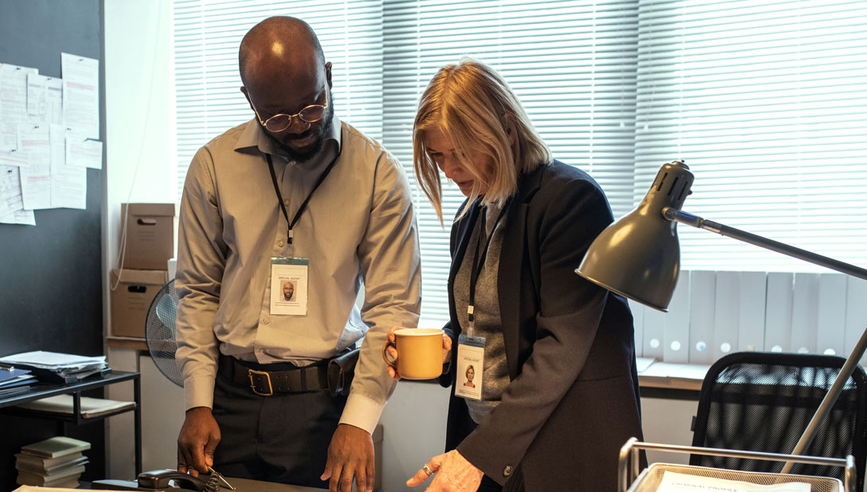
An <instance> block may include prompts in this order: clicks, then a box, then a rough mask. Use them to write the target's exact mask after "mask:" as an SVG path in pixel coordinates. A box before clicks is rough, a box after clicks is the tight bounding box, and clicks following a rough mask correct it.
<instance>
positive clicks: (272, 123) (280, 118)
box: [250, 87, 328, 133]
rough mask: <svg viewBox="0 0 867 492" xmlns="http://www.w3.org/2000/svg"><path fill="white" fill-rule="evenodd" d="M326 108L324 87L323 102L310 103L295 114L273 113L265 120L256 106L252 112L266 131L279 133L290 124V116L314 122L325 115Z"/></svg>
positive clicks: (326, 92)
mask: <svg viewBox="0 0 867 492" xmlns="http://www.w3.org/2000/svg"><path fill="white" fill-rule="evenodd" d="M250 106H253V101H250ZM326 109H328V88H327V87H326V88H325V104H324V105H322V104H311V105H310V106H307V107H306V108H304V109H302V110H301V111H298V112H297V113H295V114H285V113H280V114H275V115H274V116H272V117H270V118H268V119H267V120H265V121H262V117H261V116H259V111H257V110H256V107H255V106H253V112H254V113H256V118H258V119H259V122H260V123H262V126H264V127H265V128H266V129H267V130H268V131H270V132H274V133H280V132H282V131H283V130H285V129H287V128H289V127H290V126H291V125H292V118H295V117H298V118H299V119H300V120H301V121H303V122H305V123H316V122H317V121H319V120H321V119H322V118H324V117H325V110H326Z"/></svg>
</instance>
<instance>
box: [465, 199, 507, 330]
mask: <svg viewBox="0 0 867 492" xmlns="http://www.w3.org/2000/svg"><path fill="white" fill-rule="evenodd" d="M509 202H511V198H509V200H506V203H505V204H504V205H503V209H502V210H500V215H498V216H497V221H496V222H494V227H493V229H491V234H490V235H488V233H487V230H486V228H485V225H486V223H487V216H488V211H487V208H486V207H485V208H484V209H483V210H482V211H481V215H482V217H481V218H480V219H479V221H480V222H479V235H478V241H476V254H475V256H473V269H472V270H470V299H469V303H468V304H467V319H468V321H469V322H470V329H469V330H467V335H468V336H470V337H472V336H473V332H474V331H475V326H476V323H475V316H474V315H473V311H474V310H475V304H476V283H477V282H478V281H479V275H480V274H481V273H482V268H484V267H485V258H487V256H488V248H489V247H490V246H491V239H493V237H494V231H496V230H497V225H498V224H499V223H500V220H501V219H502V218H503V215H505V214H506V209H508V208H509ZM483 234H484V235H487V236H488V237H487V240H485V249H483V250H482V251H481V253H480V252H479V246H481V245H482V235H483Z"/></svg>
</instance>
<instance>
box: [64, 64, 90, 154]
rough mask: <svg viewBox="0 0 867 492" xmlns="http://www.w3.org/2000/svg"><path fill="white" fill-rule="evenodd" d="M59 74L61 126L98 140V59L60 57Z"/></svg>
mask: <svg viewBox="0 0 867 492" xmlns="http://www.w3.org/2000/svg"><path fill="white" fill-rule="evenodd" d="M60 64H61V70H62V71H63V124H64V125H66V127H67V128H72V129H73V130H75V131H76V132H81V133H83V134H84V135H86V136H87V137H89V138H95V139H98V138H99V60H95V59H93V58H86V57H83V56H77V55H71V54H69V53H61V54H60Z"/></svg>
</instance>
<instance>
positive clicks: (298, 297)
mask: <svg viewBox="0 0 867 492" xmlns="http://www.w3.org/2000/svg"><path fill="white" fill-rule="evenodd" d="M309 266H310V260H309V259H307V258H286V257H282V256H275V257H272V258H271V314H289V315H295V316H306V315H307V272H308V271H309Z"/></svg>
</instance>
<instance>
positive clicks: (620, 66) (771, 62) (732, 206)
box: [174, 0, 867, 326]
mask: <svg viewBox="0 0 867 492" xmlns="http://www.w3.org/2000/svg"><path fill="white" fill-rule="evenodd" d="M282 14H286V15H294V16H297V17H300V18H302V19H304V20H306V21H307V22H309V23H310V24H311V25H312V26H313V28H314V29H315V30H316V32H317V34H318V35H319V37H320V41H321V43H322V45H323V49H324V51H325V54H326V58H327V59H328V60H330V61H331V62H332V63H333V64H334V71H333V77H334V91H333V93H334V102H335V105H336V108H337V111H338V114H339V115H340V117H341V118H342V119H343V120H344V121H346V122H348V123H351V124H353V125H355V126H356V127H357V128H359V129H360V130H361V131H363V132H365V133H367V134H368V135H369V136H371V137H374V138H377V139H380V140H381V141H382V142H383V143H384V144H385V146H386V147H387V148H388V149H389V150H390V151H391V152H392V153H393V154H395V155H396V156H397V157H398V158H399V159H400V161H401V162H402V163H403V164H404V166H405V167H406V169H407V175H408V176H409V177H410V182H411V184H412V186H413V188H414V198H415V201H416V207H417V212H418V221H419V228H420V234H421V247H422V261H423V267H422V272H423V273H422V274H423V282H424V283H423V306H422V321H421V322H422V324H424V325H428V326H438V325H440V324H441V323H442V322H443V321H445V319H446V318H447V315H448V303H447V298H446V280H447V275H448V265H449V251H448V232H449V224H448V220H447V221H446V222H447V223H446V226H445V228H443V227H441V226H440V224H439V222H438V220H437V219H436V215H435V213H434V212H433V210H432V208H431V207H430V206H429V205H428V203H427V201H426V199H425V197H424V195H423V194H422V193H421V192H420V190H419V189H418V188H417V186H416V185H415V180H414V177H413V173H412V169H411V167H412V155H411V154H412V146H411V141H410V138H411V130H412V120H413V117H414V113H415V108H416V105H417V102H418V97H419V95H420V94H421V92H422V91H423V90H424V87H425V86H426V84H427V82H428V80H429V79H430V77H431V76H432V75H433V74H434V72H435V71H436V69H437V68H439V67H440V66H442V65H443V64H446V63H455V62H457V61H458V60H459V59H460V57H461V56H462V55H470V56H474V57H477V58H479V59H481V60H483V61H485V62H487V63H489V64H491V65H492V66H494V67H495V68H497V69H498V70H499V71H500V72H501V73H502V74H503V75H504V77H505V78H506V80H508V81H509V83H510V84H511V85H512V87H513V88H514V90H515V92H516V93H517V94H518V96H519V98H520V99H521V101H522V102H523V103H524V105H525V107H526V108H527V111H528V113H529V114H530V117H531V119H532V120H533V122H534V124H535V125H536V127H537V128H538V130H539V131H540V133H541V134H542V137H543V138H544V139H545V141H546V142H547V143H548V144H549V146H550V147H551V149H552V151H553V153H554V156H555V157H556V158H557V159H559V160H561V161H563V162H566V163H568V164H572V165H576V166H578V167H580V168H582V169H584V170H586V171H587V172H589V173H590V174H591V175H593V176H594V177H595V178H596V179H597V180H598V181H599V182H600V184H601V185H602V187H603V188H604V189H605V191H606V193H607V195H608V198H609V201H610V202H611V205H612V209H613V211H614V214H615V217H620V216H622V215H624V214H625V213H627V212H629V211H630V210H631V209H632V208H633V207H634V205H635V204H637V203H638V202H639V201H640V200H641V198H642V197H643V196H644V193H645V192H646V190H647V187H648V186H649V185H650V183H651V181H652V179H653V176H654V175H655V173H656V171H657V170H658V169H659V167H660V166H661V165H662V164H663V163H665V162H668V161H671V160H674V159H683V160H685V161H686V163H687V164H688V165H689V166H690V168H691V169H692V170H693V172H694V173H695V175H696V180H695V184H694V186H693V192H694V193H693V195H692V196H691V197H690V198H688V199H687V201H686V204H685V205H684V210H686V211H689V212H691V213H694V214H697V215H701V216H703V217H705V218H708V219H711V220H715V221H717V222H720V223H723V224H726V225H729V226H732V227H738V228H742V229H745V230H747V231H749V232H753V233H756V234H761V235H765V236H768V237H770V238H772V239H776V240H778V241H783V242H786V243H790V244H793V245H795V246H799V247H802V248H805V249H808V250H811V251H814V252H817V253H820V254H824V255H827V256H832V257H834V258H837V259H840V260H843V261H847V262H850V263H856V264H862V265H863V264H867V250H865V248H863V247H862V246H861V245H862V244H864V243H865V242H867V219H865V218H864V215H865V211H867V193H865V191H867V189H865V188H867V187H865V185H867V172H865V171H867V138H865V137H867V111H865V109H867V93H865V90H864V89H863V88H864V81H865V80H867V33H865V32H864V30H863V29H862V28H861V26H863V24H864V22H865V21H867V6H864V5H863V2H861V1H848V2H846V1H837V2H824V1H822V2H820V1H812V2H809V1H788V2H780V1H773V2H772V1H732V2H698V1H665V2H664V1H644V0H607V1H604V0H601V1H595V2H587V1H580V2H576V1H549V2H532V3H530V2H526V1H515V0H484V1H445V0H424V1H421V0H376V1H374V0H357V1H356V0H346V1H343V2H329V3H328V4H322V3H321V2H316V1H293V2H291V3H286V2H276V1H263V0H257V1H233V2H228V1H210V2H208V1H203V0H175V1H174V23H175V28H174V30H175V66H176V68H175V71H176V76H177V98H178V100H177V109H178V117H177V118H178V159H179V162H178V167H179V176H178V186H179V188H180V187H182V185H183V179H184V175H185V171H186V166H187V165H188V164H189V161H190V159H191V158H192V155H193V154H194V153H195V151H196V150H197V149H198V148H199V147H200V146H201V145H202V144H203V143H205V142H206V141H207V140H209V139H210V138H213V137H215V136H217V135H219V134H220V133H222V132H223V131H225V130H227V129H228V128H230V127H232V126H235V125H237V124H240V123H242V122H244V121H247V120H248V119H249V118H251V117H252V112H251V111H250V109H249V106H248V105H247V103H246V101H245V99H244V97H243V95H242V94H241V93H240V92H239V91H238V88H239V87H240V79H239V77H238V73H237V72H238V70H237V48H238V45H239V43H240V40H241V37H242V36H243V35H244V33H246V32H247V30H249V28H250V27H252V26H253V25H254V24H255V23H257V22H258V21H260V20H261V19H263V18H265V17H267V16H269V15H282ZM444 190H445V197H444V215H445V216H446V217H447V218H448V217H450V216H452V215H453V214H454V212H455V211H456V210H457V208H458V207H459V205H460V203H461V202H462V201H463V196H462V195H461V194H460V192H459V190H458V189H457V188H456V187H454V186H449V185H445V186H444ZM679 229H680V236H681V244H682V255H683V266H684V268H686V269H712V270H760V271H765V270H784V271H804V270H807V271H813V270H810V269H811V266H810V265H808V264H806V263H803V262H800V261H798V260H788V259H787V258H785V257H783V256H782V255H779V254H777V253H771V252H766V251H764V250H761V249H760V248H757V247H755V246H749V245H745V244H741V243H739V242H737V241H735V240H733V239H729V238H722V237H718V236H716V235H714V234H710V233H708V232H703V231H697V230H687V229H688V228H686V227H684V226H681V227H680V228H679ZM816 268H818V267H816Z"/></svg>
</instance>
